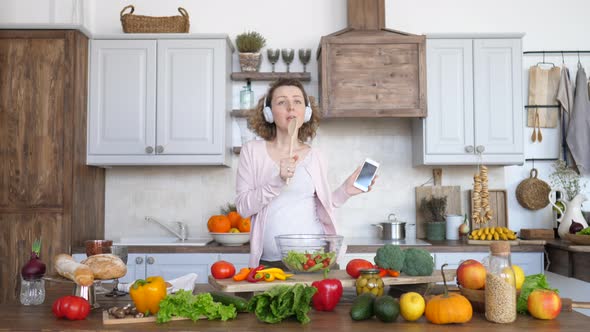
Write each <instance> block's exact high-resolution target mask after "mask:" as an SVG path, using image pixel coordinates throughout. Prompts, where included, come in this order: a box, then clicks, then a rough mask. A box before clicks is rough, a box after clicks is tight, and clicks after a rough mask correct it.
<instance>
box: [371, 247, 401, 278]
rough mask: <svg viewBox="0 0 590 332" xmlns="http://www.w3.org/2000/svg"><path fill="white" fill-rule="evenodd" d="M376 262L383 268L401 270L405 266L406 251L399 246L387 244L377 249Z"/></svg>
mask: <svg viewBox="0 0 590 332" xmlns="http://www.w3.org/2000/svg"><path fill="white" fill-rule="evenodd" d="M375 264H377V265H378V266H379V267H380V268H383V269H389V270H396V271H399V272H401V271H402V268H403V267H404V252H403V250H402V249H401V248H400V247H399V246H396V245H393V244H386V245H384V246H383V247H381V248H379V249H377V255H376V256H375Z"/></svg>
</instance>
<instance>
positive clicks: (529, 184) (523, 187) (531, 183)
mask: <svg viewBox="0 0 590 332" xmlns="http://www.w3.org/2000/svg"><path fill="white" fill-rule="evenodd" d="M537 174H538V171H537V169H536V168H533V169H531V175H530V177H529V178H528V179H526V180H523V181H522V182H521V183H520V184H519V185H518V187H516V199H517V200H518V203H520V205H522V207H524V208H527V209H529V210H539V209H542V208H544V207H546V206H547V204H549V192H551V187H550V186H549V185H548V184H547V183H546V182H545V181H542V180H539V179H537Z"/></svg>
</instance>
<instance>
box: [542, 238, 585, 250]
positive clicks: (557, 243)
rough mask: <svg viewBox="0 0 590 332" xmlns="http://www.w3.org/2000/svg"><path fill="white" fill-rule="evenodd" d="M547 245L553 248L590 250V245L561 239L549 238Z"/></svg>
mask: <svg viewBox="0 0 590 332" xmlns="http://www.w3.org/2000/svg"><path fill="white" fill-rule="evenodd" d="M547 245H548V246H550V247H553V248H558V249H564V250H567V251H573V252H590V246H583V245H579V244H575V243H571V242H569V241H562V240H559V239H555V240H548V241H547Z"/></svg>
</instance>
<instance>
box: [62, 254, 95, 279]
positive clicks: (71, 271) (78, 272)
mask: <svg viewBox="0 0 590 332" xmlns="http://www.w3.org/2000/svg"><path fill="white" fill-rule="evenodd" d="M53 266H55V270H56V271H57V273H58V274H59V275H60V276H62V277H65V278H68V279H70V280H73V281H74V282H75V283H77V284H78V285H82V286H90V285H92V282H94V273H92V270H91V269H90V268H89V267H88V266H87V265H84V264H80V263H78V262H76V261H75V260H74V258H73V257H72V256H70V255H67V254H59V255H57V256H55V257H54V258H53Z"/></svg>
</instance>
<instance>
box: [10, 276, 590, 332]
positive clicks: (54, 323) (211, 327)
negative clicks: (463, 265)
mask: <svg viewBox="0 0 590 332" xmlns="http://www.w3.org/2000/svg"><path fill="white" fill-rule="evenodd" d="M209 290H211V288H210V286H209V285H203V286H198V287H197V289H196V291H197V292H202V291H209ZM70 292H71V288H70V287H66V286H65V284H56V283H48V287H47V298H46V300H45V303H44V304H42V305H40V306H22V305H20V304H1V305H0V331H41V330H42V331H108V330H117V331H151V330H162V329H165V330H184V331H186V330H201V331H233V332H239V331H268V330H273V331H302V330H303V331H355V332H363V331H375V330H383V328H384V327H389V328H393V329H399V330H411V331H429V332H436V331H453V332H455V331H518V332H521V331H523V330H539V331H585V330H586V329H587V326H588V325H589V324H590V317H588V316H585V315H582V314H580V313H578V312H575V311H572V312H562V313H561V314H560V315H559V316H558V317H557V319H555V320H538V319H534V318H532V317H530V316H524V315H519V316H518V318H517V320H516V322H514V323H512V324H495V323H490V322H488V321H486V320H485V318H484V316H483V315H482V314H478V313H475V314H474V316H473V318H472V320H471V321H470V322H468V323H465V324H451V325H434V324H430V323H428V322H427V321H426V319H425V318H424V317H422V318H420V319H419V320H418V321H417V322H406V321H404V320H403V318H401V317H399V318H398V319H397V321H396V322H395V323H391V325H389V324H385V323H382V322H380V321H378V320H377V319H376V318H372V319H370V320H366V321H359V322H355V321H352V320H351V319H350V316H349V312H350V305H351V301H352V299H353V298H354V294H352V293H351V292H349V291H348V290H347V291H346V292H345V296H344V297H343V298H342V300H341V302H340V304H338V306H337V307H336V309H335V310H334V311H333V312H320V311H315V310H313V309H312V310H311V311H310V313H309V317H310V318H311V323H309V324H307V325H301V324H299V323H298V322H297V321H295V320H285V321H283V322H281V323H278V324H266V323H262V322H260V321H258V320H257V318H256V316H255V315H254V314H249V313H241V314H238V317H237V318H236V319H234V320H230V321H227V322H221V321H216V320H212V321H208V320H199V321H197V322H194V323H193V322H192V321H190V320H185V321H173V322H169V323H166V324H165V325H157V324H156V323H143V324H119V325H103V324H102V310H100V309H99V310H93V311H92V312H91V314H90V315H89V316H88V317H87V318H86V319H85V320H81V321H67V320H63V319H57V318H55V317H54V316H53V314H52V312H51V305H52V304H53V301H55V299H57V298H58V297H60V296H63V295H69V294H70ZM97 300H98V302H99V303H100V304H101V305H102V307H103V308H102V309H104V308H108V307H110V306H113V305H119V306H120V305H122V304H123V305H124V304H126V303H130V302H131V300H130V299H129V297H128V296H125V297H122V298H116V299H113V298H106V297H104V296H102V295H99V296H98V297H97Z"/></svg>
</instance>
